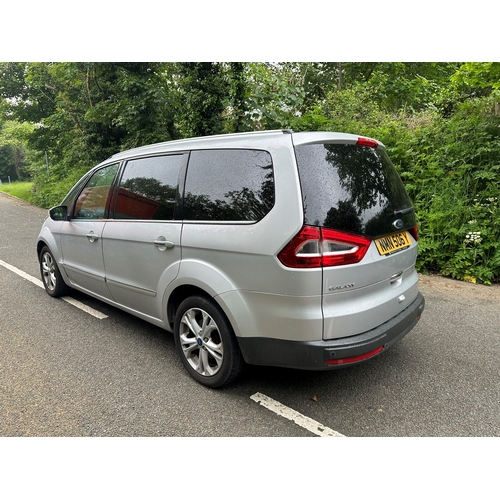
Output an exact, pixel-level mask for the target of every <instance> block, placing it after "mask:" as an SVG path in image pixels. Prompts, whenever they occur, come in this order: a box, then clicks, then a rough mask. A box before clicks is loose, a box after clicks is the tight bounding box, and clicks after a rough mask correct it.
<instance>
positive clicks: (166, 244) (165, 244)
mask: <svg viewBox="0 0 500 500" xmlns="http://www.w3.org/2000/svg"><path fill="white" fill-rule="evenodd" d="M153 243H154V244H155V245H156V246H157V247H158V248H159V249H160V250H166V249H167V248H174V243H173V242H172V241H167V240H166V239H165V238H164V237H163V236H160V237H159V238H158V239H157V240H154V241H153Z"/></svg>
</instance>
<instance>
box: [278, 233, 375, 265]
mask: <svg viewBox="0 0 500 500" xmlns="http://www.w3.org/2000/svg"><path fill="white" fill-rule="evenodd" d="M370 244H371V240H370V239H369V238H366V237H364V236H358V235H355V234H349V233H344V232H341V231H335V230H333V229H325V228H319V227H313V226H303V227H302V229H301V230H300V231H299V232H298V234H296V235H295V236H294V237H293V238H292V239H291V241H290V242H289V243H288V244H287V245H286V246H285V248H283V250H281V252H280V253H279V254H278V259H279V260H280V262H281V263H282V264H283V265H285V266H287V267H293V268H318V267H331V266H343V265H347V264H355V263H356V262H359V261H361V259H363V257H364V256H365V254H366V252H367V250H368V247H369V246H370Z"/></svg>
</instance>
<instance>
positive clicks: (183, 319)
mask: <svg viewBox="0 0 500 500" xmlns="http://www.w3.org/2000/svg"><path fill="white" fill-rule="evenodd" d="M174 337H175V346H176V348H177V351H178V352H179V356H180V358H181V361H182V363H183V365H184V366H185V368H186V370H187V371H188V372H189V374H190V375H191V376H192V377H193V378H194V379H195V380H196V381H197V382H199V383H200V384H202V385H205V386H207V387H212V388H215V387H220V386H222V385H225V384H229V383H230V382H232V381H233V380H235V379H236V378H237V377H238V375H239V374H240V373H241V371H242V369H243V367H244V364H245V362H244V360H243V357H242V355H241V352H240V348H239V346H238V341H237V340H236V337H235V335H234V332H233V329H232V328H231V325H230V323H229V321H228V319H227V318H226V316H225V315H224V313H223V312H222V311H221V310H220V308H219V307H218V306H217V304H215V303H214V302H213V301H211V300H209V299H207V298H205V297H201V296H193V297H189V298H187V299H185V300H184V301H183V302H182V303H181V305H180V306H179V308H178V309H177V312H176V315H175V323H174Z"/></svg>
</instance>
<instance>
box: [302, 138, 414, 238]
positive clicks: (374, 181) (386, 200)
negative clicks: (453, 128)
mask: <svg viewBox="0 0 500 500" xmlns="http://www.w3.org/2000/svg"><path fill="white" fill-rule="evenodd" d="M295 153H296V157H297V164H298V168H299V176H300V183H301V187H302V197H303V203H304V223H305V224H308V225H312V226H322V227H327V228H331V229H338V230H341V231H349V232H352V233H356V234H363V235H366V236H370V237H376V236H381V235H384V234H388V233H392V232H394V231H395V230H396V229H395V226H394V225H393V223H394V221H395V220H396V219H401V220H402V221H403V225H402V226H401V227H398V229H410V228H412V227H414V226H415V225H416V219H415V213H414V212H413V210H411V207H412V204H411V201H410V199H409V197H408V194H407V193H406V190H405V188H404V186H403V183H402V181H401V179H400V177H399V175H398V173H397V172H396V169H395V168H394V165H393V164H392V162H391V161H390V159H389V157H388V156H387V153H386V151H385V149H383V148H373V147H368V146H358V145H351V144H307V145H302V146H297V147H296V148H295ZM405 210H406V212H405ZM401 212H405V213H401Z"/></svg>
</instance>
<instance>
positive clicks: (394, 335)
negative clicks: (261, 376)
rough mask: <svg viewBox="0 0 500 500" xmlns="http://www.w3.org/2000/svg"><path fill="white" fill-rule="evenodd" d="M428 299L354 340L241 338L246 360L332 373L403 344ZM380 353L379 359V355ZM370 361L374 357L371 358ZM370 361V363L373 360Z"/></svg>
mask: <svg viewBox="0 0 500 500" xmlns="http://www.w3.org/2000/svg"><path fill="white" fill-rule="evenodd" d="M424 305H425V299H424V297H423V296H422V294H421V293H420V292H419V293H418V295H417V298H416V299H415V300H414V301H413V302H412V303H411V304H410V305H409V306H408V307H407V308H406V309H404V310H403V311H401V312H400V313H399V314H398V315H397V316H394V318H392V319H390V320H389V321H387V322H386V323H383V324H382V325H380V326H378V327H377V328H374V329H373V330H369V331H367V332H364V333H360V334H358V335H354V336H352V337H344V338H341V339H333V340H324V341H323V340H320V341H311V342H300V341H291V340H282V339H272V338H264V337H238V342H239V344H240V349H241V352H242V354H243V358H244V359H245V361H246V362H247V363H248V364H250V365H264V366H279V367H283V368H297V369H303V370H331V369H335V368H341V367H345V366H351V365H353V364H357V363H360V362H362V361H354V362H353V363H341V364H327V362H330V363H332V362H334V361H335V360H339V359H345V358H357V357H358V356H361V357H362V356H363V355H364V354H367V353H370V352H373V351H378V348H379V347H382V348H383V349H382V350H381V351H380V352H383V351H385V350H387V349H388V348H389V347H391V346H393V345H394V344H395V343H396V342H398V341H399V340H401V339H402V338H403V337H404V336H405V335H406V334H407V333H408V332H409V331H410V330H411V329H412V328H413V327H414V326H415V325H416V324H417V322H418V320H419V319H420V315H421V314H422V311H423V310H424ZM378 354H379V352H377V354H376V355H378ZM370 358H371V357H370ZM370 358H367V359H370Z"/></svg>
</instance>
